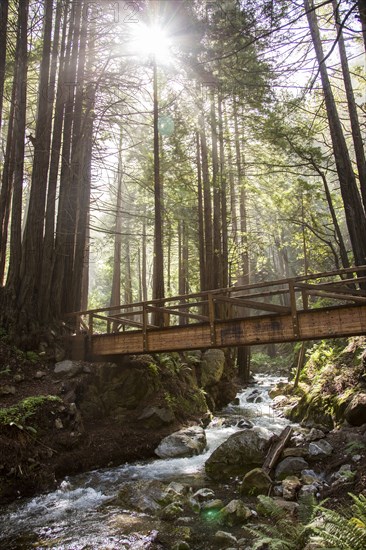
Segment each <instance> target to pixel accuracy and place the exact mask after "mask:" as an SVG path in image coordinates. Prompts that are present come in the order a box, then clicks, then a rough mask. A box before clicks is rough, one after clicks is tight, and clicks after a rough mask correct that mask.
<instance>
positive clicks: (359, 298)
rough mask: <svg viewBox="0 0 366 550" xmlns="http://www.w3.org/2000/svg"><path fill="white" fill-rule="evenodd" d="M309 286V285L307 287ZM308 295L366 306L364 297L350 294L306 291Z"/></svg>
mask: <svg viewBox="0 0 366 550" xmlns="http://www.w3.org/2000/svg"><path fill="white" fill-rule="evenodd" d="M309 286H311V285H309ZM307 293H308V294H310V295H311V296H320V297H322V298H334V299H335V300H346V301H348V302H349V301H351V302H356V303H358V304H366V297H364V296H355V295H353V294H351V293H347V294H342V293H340V292H339V293H338V292H327V291H326V290H316V289H315V290H308V291H307Z"/></svg>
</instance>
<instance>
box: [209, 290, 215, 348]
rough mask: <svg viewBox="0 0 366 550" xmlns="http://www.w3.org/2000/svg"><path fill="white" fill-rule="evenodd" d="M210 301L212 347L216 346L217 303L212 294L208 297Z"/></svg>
mask: <svg viewBox="0 0 366 550" xmlns="http://www.w3.org/2000/svg"><path fill="white" fill-rule="evenodd" d="M207 299H208V320H209V323H210V341H211V345H212V346H216V332H215V303H214V299H213V295H212V293H211V292H209V294H208V295H207Z"/></svg>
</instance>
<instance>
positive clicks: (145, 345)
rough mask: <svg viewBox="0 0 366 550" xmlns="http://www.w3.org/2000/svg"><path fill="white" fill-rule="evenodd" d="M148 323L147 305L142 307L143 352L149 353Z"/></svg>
mask: <svg viewBox="0 0 366 550" xmlns="http://www.w3.org/2000/svg"><path fill="white" fill-rule="evenodd" d="M147 321H148V312H147V308H146V304H145V303H144V304H143V305H142V349H143V351H148V342H147Z"/></svg>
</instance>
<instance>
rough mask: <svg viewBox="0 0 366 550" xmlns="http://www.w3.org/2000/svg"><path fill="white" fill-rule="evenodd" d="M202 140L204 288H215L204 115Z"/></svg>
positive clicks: (201, 120)
mask: <svg viewBox="0 0 366 550" xmlns="http://www.w3.org/2000/svg"><path fill="white" fill-rule="evenodd" d="M199 126H200V142H201V162H202V183H203V209H204V225H205V257H206V260H205V267H206V277H205V286H204V290H212V289H213V288H214V279H213V228H212V202H211V200H212V199H211V189H210V175H209V170H208V153H207V141H206V130H205V121H204V117H203V115H201V116H200V124H199Z"/></svg>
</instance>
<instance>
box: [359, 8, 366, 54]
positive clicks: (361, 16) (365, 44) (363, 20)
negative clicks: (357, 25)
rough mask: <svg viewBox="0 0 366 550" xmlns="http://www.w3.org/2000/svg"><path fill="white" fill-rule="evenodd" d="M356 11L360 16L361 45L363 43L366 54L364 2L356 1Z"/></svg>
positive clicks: (365, 11)
mask: <svg viewBox="0 0 366 550" xmlns="http://www.w3.org/2000/svg"><path fill="white" fill-rule="evenodd" d="M358 11H359V14H360V20H361V26H362V36H363V43H364V46H365V52H366V0H358Z"/></svg>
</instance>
